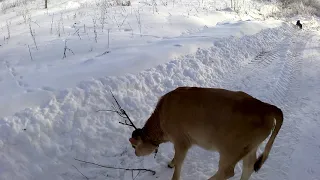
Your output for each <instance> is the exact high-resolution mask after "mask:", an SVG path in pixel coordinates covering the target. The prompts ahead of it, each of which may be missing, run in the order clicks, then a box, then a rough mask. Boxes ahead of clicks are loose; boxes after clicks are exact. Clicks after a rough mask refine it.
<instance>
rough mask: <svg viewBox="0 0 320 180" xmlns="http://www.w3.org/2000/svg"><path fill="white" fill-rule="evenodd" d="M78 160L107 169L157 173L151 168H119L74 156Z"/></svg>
mask: <svg viewBox="0 0 320 180" xmlns="http://www.w3.org/2000/svg"><path fill="white" fill-rule="evenodd" d="M74 159H75V160H76V161H80V162H83V163H87V164H92V165H96V166H99V167H103V168H107V169H118V170H125V171H139V172H140V171H147V172H151V173H152V175H155V174H156V172H155V171H153V170H151V169H142V168H137V169H135V168H134V169H131V168H118V167H111V166H105V165H101V164H96V163H92V162H88V161H83V160H80V159H76V158H74Z"/></svg>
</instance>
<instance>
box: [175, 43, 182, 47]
mask: <svg viewBox="0 0 320 180" xmlns="http://www.w3.org/2000/svg"><path fill="white" fill-rule="evenodd" d="M173 46H176V47H181V46H182V45H181V44H175V45H173Z"/></svg>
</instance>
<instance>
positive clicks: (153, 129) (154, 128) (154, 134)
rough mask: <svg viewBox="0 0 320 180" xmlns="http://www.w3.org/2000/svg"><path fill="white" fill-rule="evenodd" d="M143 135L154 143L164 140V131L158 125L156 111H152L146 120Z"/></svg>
mask: <svg viewBox="0 0 320 180" xmlns="http://www.w3.org/2000/svg"><path fill="white" fill-rule="evenodd" d="M143 135H144V136H145V137H146V139H147V140H150V141H152V142H153V143H154V144H156V145H159V144H161V143H163V142H164V141H165V140H164V132H163V130H162V129H161V126H160V119H159V116H158V113H156V112H155V113H153V114H152V115H151V116H150V118H149V119H148V120H147V122H146V124H145V125H144V127H143Z"/></svg>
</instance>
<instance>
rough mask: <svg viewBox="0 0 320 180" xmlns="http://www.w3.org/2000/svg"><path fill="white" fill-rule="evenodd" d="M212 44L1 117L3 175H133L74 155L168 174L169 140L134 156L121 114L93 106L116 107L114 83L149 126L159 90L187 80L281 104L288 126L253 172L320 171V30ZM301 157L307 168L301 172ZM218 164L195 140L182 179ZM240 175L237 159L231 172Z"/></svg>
mask: <svg viewBox="0 0 320 180" xmlns="http://www.w3.org/2000/svg"><path fill="white" fill-rule="evenodd" d="M213 45H214V46H213V47H211V48H208V49H199V50H198V51H197V53H196V54H194V55H188V56H185V57H182V58H181V59H177V60H175V61H171V62H167V63H165V64H162V65H158V66H157V67H155V68H152V69H149V70H146V71H142V72H141V73H139V74H135V75H126V76H119V77H106V78H100V79H96V80H92V81H85V82H82V83H80V84H79V86H78V87H77V88H73V89H68V90H65V91H62V92H59V93H57V94H55V95H54V96H53V98H52V99H51V101H50V102H49V103H48V104H46V105H44V106H42V107H38V108H33V109H27V110H25V111H21V112H19V113H17V114H15V115H14V116H10V117H5V118H2V119H0V137H1V140H0V157H1V158H0V179H1V180H2V179H20V180H25V179H36V180H42V179H47V180H60V179H84V178H83V176H82V175H81V174H80V173H79V172H78V171H77V170H76V169H75V168H74V167H72V165H75V166H76V167H77V168H78V169H79V170H80V171H81V172H82V173H84V174H85V175H86V176H88V177H89V178H90V179H97V180H102V179H117V180H119V179H125V180H129V179H131V173H130V172H126V173H124V172H123V171H116V170H107V169H102V168H97V167H94V166H91V165H85V164H81V163H79V162H76V161H74V160H73V158H79V159H83V160H87V161H91V162H97V163H101V164H106V165H111V166H118V167H131V168H151V169H154V170H156V171H157V174H156V175H155V176H150V175H149V174H148V173H142V174H140V176H139V177H138V178H137V179H143V180H150V179H158V180H167V179H169V178H168V177H171V175H172V169H168V168H167V166H166V164H167V162H168V161H169V160H170V159H171V158H172V156H173V149H172V145H171V144H164V145H161V146H160V149H159V153H158V155H157V158H156V159H154V158H153V155H152V156H149V157H145V158H137V157H135V155H134V153H133V150H132V148H131V147H130V145H129V143H128V137H129V136H130V134H131V131H132V129H130V128H127V127H124V126H122V125H120V124H119V123H118V121H120V120H121V119H120V118H119V117H118V116H117V115H115V114H110V113H104V112H103V113H96V112H95V110H97V109H108V108H110V107H111V98H110V94H109V92H108V90H112V91H113V92H114V94H115V95H116V97H117V98H118V100H119V102H120V104H121V105H122V106H123V108H124V109H126V110H127V112H128V113H129V114H130V116H131V117H132V118H133V119H134V120H135V123H136V125H138V126H142V125H143V124H144V122H145V119H146V118H147V117H148V116H149V114H150V113H151V111H152V110H153V108H154V106H155V103H156V101H157V99H158V97H159V96H161V95H162V94H164V93H166V92H168V91H170V90H172V89H174V88H176V87H177V86H185V85H196V86H206V87H224V88H228V89H237V90H245V91H247V92H249V93H251V94H252V95H254V96H256V97H258V98H260V99H262V100H265V101H267V102H272V103H274V104H276V105H279V106H280V107H282V108H283V110H284V113H285V120H284V125H283V129H282V131H281V132H280V134H279V136H278V138H277V140H276V142H275V144H274V147H273V149H272V151H271V154H270V157H269V159H268V161H267V162H266V163H265V165H264V166H263V168H262V169H261V171H260V172H259V173H257V174H254V176H253V177H252V179H267V180H269V179H271V180H280V179H281V180H283V179H290V180H292V179H312V180H313V179H316V178H318V177H319V171H318V172H317V169H316V168H318V169H319V167H320V165H319V156H318V157H317V156H315V155H316V154H314V153H318V152H319V145H320V143H319V142H316V141H315V139H316V137H319V133H318V132H317V128H319V127H320V125H319V122H316V120H317V118H318V116H319V111H318V110H317V108H318V107H319V105H320V103H319V100H318V99H317V97H319V95H320V93H319V89H320V84H319V82H318V81H317V77H318V76H317V75H320V74H319V72H317V69H319V64H320V60H319V53H320V51H319V36H318V38H316V36H314V37H312V36H311V34H310V33H308V32H300V31H298V30H297V29H293V28H292V27H290V26H288V25H284V26H282V27H279V28H274V29H266V30H263V31H261V32H260V33H258V34H255V35H252V36H243V37H241V38H237V37H226V38H221V39H218V40H215V41H214V42H213ZM310 54H312V55H310ZM317 58H318V59H317ZM306 92H307V93H306ZM302 122H303V123H302ZM23 129H26V130H23ZM302 153H307V154H302ZM300 163H304V165H305V166H304V167H305V168H306V169H300V167H301V166H300ZM298 164H299V165H298ZM217 165H218V154H217V153H213V152H208V151H205V150H202V149H200V148H197V147H194V148H193V149H192V150H190V151H189V154H188V156H187V158H186V161H185V164H184V168H183V170H182V174H183V180H191V179H199V180H201V179H203V180H204V179H207V178H208V177H210V176H212V175H213V174H214V172H215V170H216V169H217ZM18 172H19V173H18ZM312 173H313V174H312ZM239 175H240V167H239V166H238V167H237V168H236V177H235V178H233V179H237V178H239ZM299 175H301V177H299Z"/></svg>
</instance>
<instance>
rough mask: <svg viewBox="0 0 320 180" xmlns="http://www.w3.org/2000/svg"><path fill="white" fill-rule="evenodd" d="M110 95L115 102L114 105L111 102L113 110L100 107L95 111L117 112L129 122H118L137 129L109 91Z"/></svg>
mask: <svg viewBox="0 0 320 180" xmlns="http://www.w3.org/2000/svg"><path fill="white" fill-rule="evenodd" d="M110 92H111V91H110ZM111 95H112V97H113V99H114V101H115V102H116V105H115V104H113V103H112V104H113V106H112V108H113V109H114V110H110V109H107V110H103V109H101V110H96V112H101V111H106V112H115V113H117V114H118V115H119V116H120V117H122V118H126V119H128V120H129V122H130V124H129V123H127V121H125V122H119V123H120V124H123V125H127V126H131V127H133V128H134V129H137V127H136V126H135V125H134V124H133V122H132V121H131V119H130V117H129V116H128V114H127V112H126V111H125V110H124V109H123V108H122V107H121V106H120V104H119V102H118V100H117V99H116V98H115V97H114V95H113V93H112V92H111ZM115 106H117V107H115Z"/></svg>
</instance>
